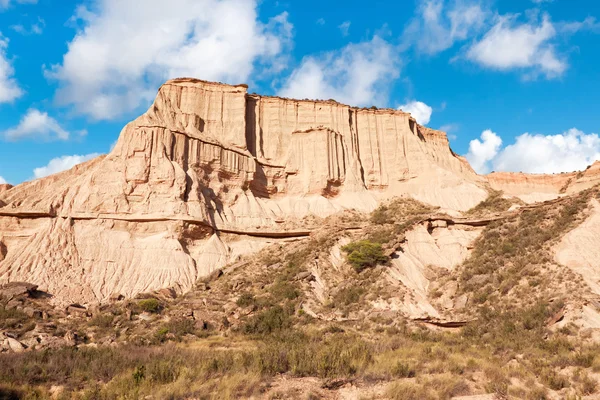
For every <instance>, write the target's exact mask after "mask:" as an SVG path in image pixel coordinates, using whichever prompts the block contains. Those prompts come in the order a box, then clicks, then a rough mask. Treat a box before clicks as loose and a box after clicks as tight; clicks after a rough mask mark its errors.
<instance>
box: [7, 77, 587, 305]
mask: <svg viewBox="0 0 600 400" xmlns="http://www.w3.org/2000/svg"><path fill="white" fill-rule="evenodd" d="M592 172H593V171H592ZM584 175H585V174H584ZM593 176H594V175H593V174H592V175H590V177H586V176H583V177H582V179H580V180H579V181H582V182H583V181H585V182H587V183H585V182H584V183H582V184H585V185H587V184H590V183H591V182H593V179H594V178H593ZM588 178H589V179H588ZM487 179H488V178H485V177H481V176H478V175H477V174H476V173H475V172H474V171H473V170H472V169H471V167H470V166H469V165H468V163H467V162H466V161H465V160H464V159H463V158H461V157H459V156H457V155H455V154H454V153H453V152H452V151H451V150H450V148H449V145H448V139H447V137H446V135H445V134H444V133H443V132H439V131H435V130H431V129H428V128H425V127H422V126H420V125H418V124H417V123H416V121H415V120H414V118H412V117H411V116H410V114H408V113H404V112H402V111H399V110H391V109H386V110H371V109H359V108H355V107H350V106H346V105H343V104H339V103H337V102H334V101H299V100H291V99H282V98H278V97H262V96H258V95H249V94H248V93H247V87H246V86H244V85H238V86H230V85H223V84H218V83H210V82H204V81H199V80H194V79H175V80H171V81H168V82H167V83H165V84H164V85H163V86H162V87H161V88H160V90H159V92H158V94H157V97H156V100H155V101H154V104H153V105H152V106H151V107H150V109H149V110H148V111H147V112H146V113H145V114H143V115H142V116H140V117H139V118H137V119H136V120H135V121H133V122H131V123H129V124H127V126H125V128H124V129H123V130H122V132H121V135H120V137H119V140H118V142H117V144H116V146H115V148H114V149H113V150H112V151H111V153H110V154H108V155H106V156H101V157H98V158H96V159H93V160H91V161H88V162H86V163H84V164H81V165H78V166H76V167H74V168H73V169H71V170H69V171H65V172H62V173H59V174H56V175H52V176H49V177H46V178H42V179H38V180H34V181H31V182H26V183H23V184H21V185H18V186H16V187H11V186H10V185H2V186H1V187H0V283H6V282H13V281H27V282H31V283H33V284H36V285H39V286H40V289H41V290H44V291H47V292H49V293H51V294H52V295H53V296H54V297H53V301H55V302H58V303H63V304H68V303H71V302H79V303H81V304H85V305H88V304H92V303H97V302H98V301H108V300H109V298H110V296H111V294H113V293H118V294H122V295H124V296H126V297H132V296H135V295H136V294H138V293H140V292H151V291H155V290H158V289H161V288H165V287H172V288H174V289H175V290H176V291H177V292H184V291H186V290H189V289H190V288H191V287H192V286H193V284H194V283H195V282H196V281H197V280H198V278H200V277H202V276H205V275H207V274H210V273H211V272H212V271H214V270H215V269H218V268H220V267H222V266H224V265H226V264H228V263H231V262H235V261H236V260H237V259H238V258H239V257H240V256H241V255H243V254H246V253H248V252H253V251H257V250H260V249H261V248H263V247H264V246H266V245H268V244H270V243H272V242H274V241H277V240H286V239H289V238H296V237H306V236H307V235H308V234H309V233H310V229H307V228H306V227H305V225H304V222H303V221H302V219H303V218H304V217H307V216H315V215H316V216H321V217H324V216H328V215H331V214H333V213H336V212H339V211H342V210H344V209H355V210H359V211H371V210H373V209H374V208H375V207H377V205H378V204H379V203H380V202H381V201H383V200H385V199H387V198H390V197H393V196H399V195H404V196H410V197H414V198H416V199H418V200H421V201H424V202H427V203H431V204H434V205H438V206H441V207H442V208H443V209H444V210H446V209H448V210H449V212H451V211H452V210H455V211H454V212H456V210H458V211H460V210H466V209H469V208H471V207H473V206H474V205H476V204H477V203H479V202H480V201H481V200H483V199H485V197H486V196H487V185H488V183H487ZM586 179H587V180H586ZM579 181H577V182H579ZM223 234H227V235H225V236H224V235H223ZM234 236H236V237H237V238H235V239H234V238H233V237H234ZM317 280H318V279H317Z"/></svg>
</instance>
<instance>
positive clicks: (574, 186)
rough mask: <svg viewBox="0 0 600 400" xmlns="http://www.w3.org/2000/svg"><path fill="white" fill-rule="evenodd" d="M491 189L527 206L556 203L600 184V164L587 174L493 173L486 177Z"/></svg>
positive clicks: (583, 172) (595, 164)
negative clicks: (548, 201) (515, 198)
mask: <svg viewBox="0 0 600 400" xmlns="http://www.w3.org/2000/svg"><path fill="white" fill-rule="evenodd" d="M486 179H487V180H488V182H489V183H490V186H491V187H492V188H493V189H496V190H502V191H504V193H506V194H508V195H511V196H515V197H518V198H520V199H521V200H523V201H524V202H526V203H535V202H541V201H547V200H553V199H556V198H558V197H560V196H564V195H567V194H573V193H577V192H580V191H582V190H585V189H589V188H591V187H592V186H595V185H597V184H599V183H600V162H599V161H596V162H595V163H594V164H592V165H591V166H589V167H588V168H587V169H586V170H585V171H580V172H570V173H562V174H552V175H550V174H523V173H514V172H493V173H491V174H489V175H486Z"/></svg>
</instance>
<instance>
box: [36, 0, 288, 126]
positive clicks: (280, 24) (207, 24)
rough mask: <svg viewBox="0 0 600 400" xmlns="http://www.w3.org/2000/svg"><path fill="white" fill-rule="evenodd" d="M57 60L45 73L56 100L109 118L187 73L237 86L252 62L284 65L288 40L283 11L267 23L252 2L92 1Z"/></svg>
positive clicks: (251, 70)
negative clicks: (53, 84) (54, 88)
mask: <svg viewBox="0 0 600 400" xmlns="http://www.w3.org/2000/svg"><path fill="white" fill-rule="evenodd" d="M93 4H94V7H93V8H92V9H86V8H82V7H80V8H79V9H78V12H77V15H76V17H75V20H76V22H78V23H80V24H82V28H80V29H79V30H78V32H77V34H76V35H75V37H74V38H73V40H72V41H71V42H70V43H69V45H68V51H67V53H66V54H65V55H64V56H63V60H62V63H61V64H59V65H54V66H52V68H51V69H50V70H48V71H46V75H47V76H48V77H49V78H53V79H56V80H57V81H58V82H59V83H60V88H59V90H58V91H57V95H56V99H57V101H58V103H59V104H62V105H72V106H74V107H75V110H76V111H78V112H80V113H84V114H87V115H90V116H92V117H93V118H95V119H112V118H115V117H117V116H119V115H121V114H123V113H126V112H129V111H132V110H134V109H136V108H137V107H139V106H140V105H141V103H143V102H144V101H149V100H150V99H151V98H153V97H154V95H155V90H156V88H157V87H158V85H159V84H160V83H162V82H163V81H164V80H166V79H169V78H174V77H182V76H191V77H197V78H201V79H207V80H214V81H223V82H228V83H241V82H245V81H247V80H248V78H249V77H250V74H251V73H252V72H253V69H254V67H255V64H257V63H259V62H260V63H262V64H263V65H265V66H269V67H270V66H273V65H275V66H276V68H277V69H280V68H281V62H282V61H281V57H282V54H283V53H285V51H284V50H285V49H286V48H287V46H289V45H290V44H291V36H292V25H291V24H290V23H289V22H288V20H287V13H283V14H280V15H278V16H276V17H274V18H272V19H271V20H269V21H268V23H266V24H265V23H262V22H261V21H259V20H258V16H257V0H172V1H164V0H131V1H122V0H95V2H94V3H93Z"/></svg>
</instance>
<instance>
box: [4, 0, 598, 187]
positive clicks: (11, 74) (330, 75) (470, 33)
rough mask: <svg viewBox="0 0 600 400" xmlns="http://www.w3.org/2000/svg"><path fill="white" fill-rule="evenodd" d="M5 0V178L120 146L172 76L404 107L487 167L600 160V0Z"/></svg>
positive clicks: (555, 168)
mask: <svg viewBox="0 0 600 400" xmlns="http://www.w3.org/2000/svg"><path fill="white" fill-rule="evenodd" d="M366 4H367V3H365V2H364V1H360V2H359V1H355V0H345V1H344V2H334V1H323V0H321V1H315V0H303V1H301V2H300V1H274V0H264V1H254V0H169V1H164V0H86V1H81V0H80V1H72V0H61V1H56V0H54V1H52V0H37V1H36V0H0V32H1V35H0V181H7V182H10V183H13V184H16V183H20V182H22V181H25V180H29V179H32V178H34V177H39V176H44V175H47V174H50V173H53V172H57V171H60V170H62V169H65V168H69V167H71V166H73V165H74V164H76V163H78V162H81V161H83V160H85V159H88V158H90V157H93V156H95V155H97V154H101V153H106V152H108V151H109V150H110V148H111V145H112V144H113V143H114V142H115V140H116V139H117V137H118V135H119V132H120V130H121V128H122V127H123V126H124V125H125V124H126V123H127V122H128V121H130V120H132V119H133V118H135V117H136V116H137V115H139V114H141V113H142V112H144V111H145V109H146V108H147V107H148V105H149V104H150V102H151V101H152V99H153V97H154V95H155V93H156V90H157V88H158V86H159V85H160V83H161V82H163V81H164V80H166V79H169V78H173V77H178V76H193V77H197V78H201V79H207V80H219V81H223V82H227V83H232V84H236V83H243V82H246V83H248V84H249V85H250V89H249V90H250V91H251V92H257V93H261V94H279V95H285V96H289V97H298V98H325V99H328V98H335V99H336V100H339V101H341V102H344V103H348V104H352V105H359V106H370V105H376V106H378V107H394V108H398V107H401V108H402V109H405V110H408V111H411V112H412V113H413V115H415V116H416V118H417V119H418V120H419V121H420V122H421V123H423V124H425V125H427V126H430V127H433V128H438V129H443V130H447V131H448V135H449V137H450V142H451V146H452V148H453V150H454V151H455V152H457V153H459V154H464V155H466V156H467V158H468V159H469V160H470V161H471V163H472V165H473V166H474V168H475V169H476V170H477V171H479V172H481V173H487V172H490V171H491V170H506V171H524V172H534V173H542V172H545V173H555V172H561V171H569V170H576V169H582V168H585V166H587V165H588V164H590V163H591V162H593V161H594V160H598V159H600V138H599V137H598V135H597V133H598V132H599V129H598V128H599V126H598V120H599V118H598V110H599V109H600V100H599V96H598V93H600V69H599V68H598V65H599V64H600V56H599V55H600V40H599V39H600V36H599V34H600V22H598V21H597V20H596V18H600V3H599V2H596V1H590V0H569V1H567V0H497V1H493V0H402V1H372V2H370V3H369V6H368V7H367V6H366Z"/></svg>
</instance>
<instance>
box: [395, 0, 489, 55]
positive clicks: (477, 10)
mask: <svg viewBox="0 0 600 400" xmlns="http://www.w3.org/2000/svg"><path fill="white" fill-rule="evenodd" d="M488 16H489V13H488V11H487V10H485V9H484V8H483V7H482V5H481V3H480V2H479V1H476V0H451V1H445V0H427V1H423V2H421V5H420V7H419V9H418V15H417V16H416V17H415V18H413V20H412V21H411V22H410V23H409V24H408V26H407V28H406V29H405V31H404V33H403V41H404V42H405V45H406V46H407V45H412V44H414V45H415V46H416V48H417V50H418V51H419V52H421V53H425V54H435V53H438V52H440V51H443V50H446V49H448V48H450V47H452V46H453V45H454V43H456V42H458V41H463V40H465V39H467V38H469V37H470V36H472V35H473V34H476V33H478V32H479V31H481V29H482V28H483V27H484V24H485V22H486V20H487V18H488Z"/></svg>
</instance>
